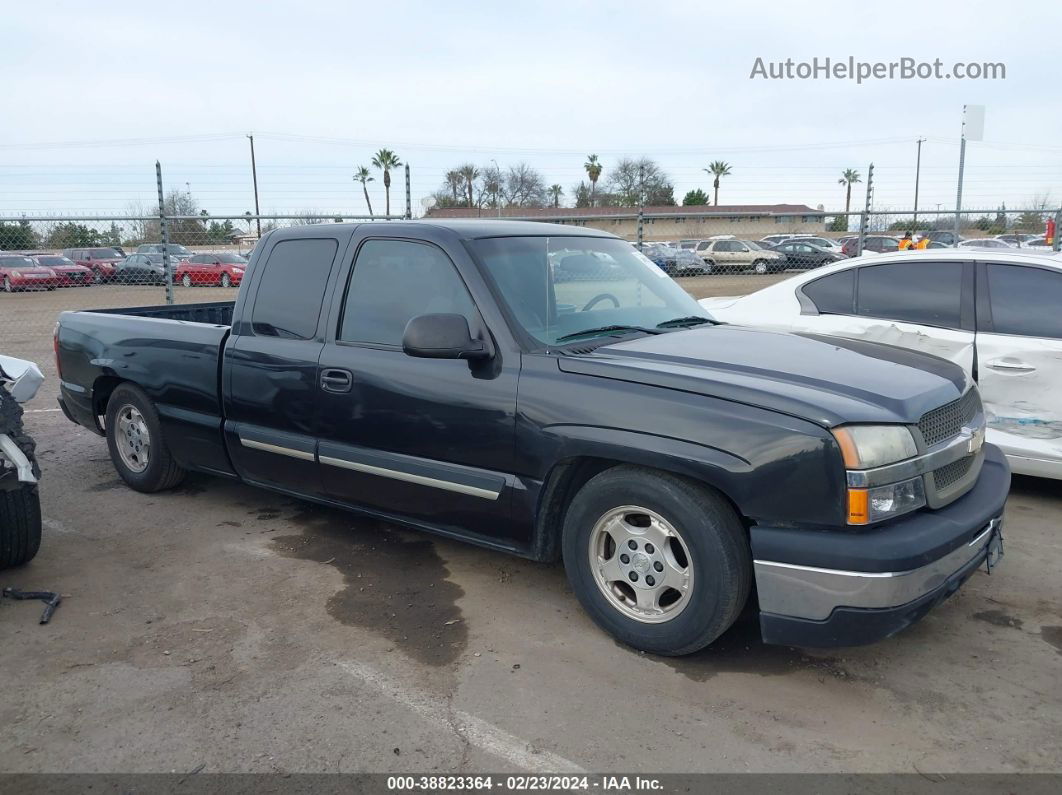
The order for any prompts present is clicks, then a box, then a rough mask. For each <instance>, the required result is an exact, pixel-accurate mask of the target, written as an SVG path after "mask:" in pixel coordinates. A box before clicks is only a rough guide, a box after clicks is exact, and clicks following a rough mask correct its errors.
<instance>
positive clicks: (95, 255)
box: [89, 248, 122, 259]
mask: <svg viewBox="0 0 1062 795" xmlns="http://www.w3.org/2000/svg"><path fill="white" fill-rule="evenodd" d="M89 256H90V257H92V259H121V258H122V255H121V254H119V253H118V252H117V251H115V250H114V249H113V248H93V249H89Z"/></svg>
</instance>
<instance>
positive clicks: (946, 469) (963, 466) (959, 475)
mask: <svg viewBox="0 0 1062 795" xmlns="http://www.w3.org/2000/svg"><path fill="white" fill-rule="evenodd" d="M975 458H977V456H975V455H968V456H966V457H965V458H960V459H959V460H958V461H952V462H951V463H950V464H945V465H944V466H942V467H940V468H938V469H934V470H933V483H934V484H935V485H936V487H937V491H945V490H947V489H948V488H950V487H951V486H953V485H954V484H956V483H958V482H959V481H960V480H962V479H963V478H964V477H966V475H967V473H968V472H969V471H970V467H971V466H973V462H974V459H975Z"/></svg>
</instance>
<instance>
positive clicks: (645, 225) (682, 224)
mask: <svg viewBox="0 0 1062 795" xmlns="http://www.w3.org/2000/svg"><path fill="white" fill-rule="evenodd" d="M425 217H426V218H483V219H484V220H486V219H490V218H499V217H500V218H506V219H509V220H521V221H548V222H551V223H558V224H570V225H572V226H588V227H591V228H593V229H601V230H603V231H605V232H611V233H612V234H614V235H617V236H619V237H622V238H626V239H627V240H634V239H635V238H637V236H638V211H637V209H635V208H632V207H574V208H573V207H558V208H554V207H542V208H525V207H505V208H502V209H501V210H500V211H498V210H496V209H492V208H489V207H484V208H468V207H453V208H446V209H432V210H429V211H428V213H427V215H426V216H425ZM825 221H826V214H825V213H824V212H823V211H822V210H816V209H814V208H812V207H808V206H807V205H805V204H732V205H720V206H692V207H644V208H642V237H643V239H644V240H648V241H653V240H672V241H674V240H691V239H693V240H700V239H703V238H707V237H711V236H712V235H734V236H735V237H739V238H746V239H750V240H758V239H760V238H761V237H764V236H765V235H776V234H781V233H786V232H788V233H797V234H801V233H807V234H819V235H821V234H823V233H824V232H825V231H826V224H825Z"/></svg>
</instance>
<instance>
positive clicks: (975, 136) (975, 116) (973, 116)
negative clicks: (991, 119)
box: [962, 105, 985, 141]
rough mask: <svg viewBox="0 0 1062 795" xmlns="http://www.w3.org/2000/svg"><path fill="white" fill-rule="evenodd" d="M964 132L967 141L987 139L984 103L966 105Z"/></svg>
mask: <svg viewBox="0 0 1062 795" xmlns="http://www.w3.org/2000/svg"><path fill="white" fill-rule="evenodd" d="M962 132H963V136H965V138H966V140H967V141H983V140H984V139H985V106H984V105H966V106H964V112H963V125H962Z"/></svg>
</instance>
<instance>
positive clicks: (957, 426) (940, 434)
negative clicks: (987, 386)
mask: <svg viewBox="0 0 1062 795" xmlns="http://www.w3.org/2000/svg"><path fill="white" fill-rule="evenodd" d="M980 411H981V396H980V395H979V394H978V393H977V390H976V389H971V390H969V391H968V392H967V393H966V394H965V395H963V396H962V397H961V398H959V399H958V400H953V401H952V402H951V403H946V404H944V405H943V406H941V407H939V408H935V409H933V410H932V411H927V412H926V413H925V414H923V415H922V419H920V420H919V421H918V430H919V431H921V432H922V438H923V439H924V440H925V443H926V447H932V446H933V445H936V444H940V443H941V442H946V441H947V440H948V439H951V438H953V437H955V436H958V435H959V431H960V430H962V427H963V426H964V425H969V424H970V423H971V422H973V419H974V417H976V416H977V414H978V413H979V412H980Z"/></svg>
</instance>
